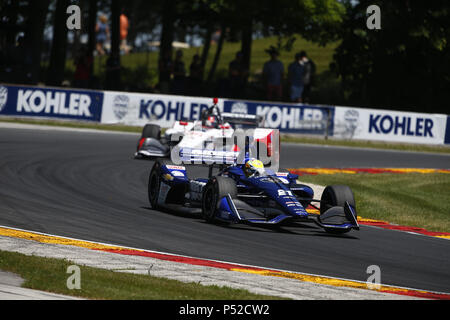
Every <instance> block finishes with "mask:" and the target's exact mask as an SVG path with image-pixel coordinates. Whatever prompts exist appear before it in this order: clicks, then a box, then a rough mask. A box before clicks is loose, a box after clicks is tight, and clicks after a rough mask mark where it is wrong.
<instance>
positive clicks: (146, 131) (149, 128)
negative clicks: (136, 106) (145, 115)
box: [141, 124, 161, 140]
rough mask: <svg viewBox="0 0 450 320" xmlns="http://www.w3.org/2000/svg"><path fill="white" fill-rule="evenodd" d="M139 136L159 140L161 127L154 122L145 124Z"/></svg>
mask: <svg viewBox="0 0 450 320" xmlns="http://www.w3.org/2000/svg"><path fill="white" fill-rule="evenodd" d="M141 138H153V139H156V140H159V139H160V138H161V127H160V126H158V125H156V124H146V125H145V126H144V128H143V129H142V136H141Z"/></svg>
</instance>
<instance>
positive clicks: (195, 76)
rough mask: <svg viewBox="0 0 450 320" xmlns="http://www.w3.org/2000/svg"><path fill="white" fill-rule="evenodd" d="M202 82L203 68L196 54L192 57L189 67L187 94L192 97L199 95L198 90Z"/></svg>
mask: <svg viewBox="0 0 450 320" xmlns="http://www.w3.org/2000/svg"><path fill="white" fill-rule="evenodd" d="M202 81H203V66H202V63H201V60H200V56H199V55H198V54H196V55H194V58H193V59H192V63H191V65H190V66H189V87H190V88H189V92H190V94H192V95H194V96H198V95H200V94H201V92H200V90H201V87H202Z"/></svg>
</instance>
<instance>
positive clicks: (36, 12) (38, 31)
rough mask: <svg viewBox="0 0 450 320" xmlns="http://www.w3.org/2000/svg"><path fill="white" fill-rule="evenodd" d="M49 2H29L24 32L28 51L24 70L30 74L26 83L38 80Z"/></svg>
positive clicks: (33, 82) (42, 0)
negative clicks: (27, 60)
mask: <svg viewBox="0 0 450 320" xmlns="http://www.w3.org/2000/svg"><path fill="white" fill-rule="evenodd" d="M49 3H50V1H49V0H39V1H30V2H29V5H28V10H29V12H28V22H27V30H26V38H27V39H26V44H27V46H28V49H29V50H30V52H29V55H30V65H28V66H27V67H26V68H27V69H28V70H27V72H28V73H29V74H30V76H29V78H28V79H27V80H25V81H26V82H28V83H31V84H36V83H37V82H38V81H39V80H40V73H41V54H42V44H43V42H44V27H45V20H46V19H45V18H46V15H47V12H48V7H49Z"/></svg>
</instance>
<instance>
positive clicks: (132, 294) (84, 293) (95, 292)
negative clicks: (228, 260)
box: [0, 251, 280, 300]
mask: <svg viewBox="0 0 450 320" xmlns="http://www.w3.org/2000/svg"><path fill="white" fill-rule="evenodd" d="M70 265H73V263H72V262H70V261H68V260H62V259H53V258H43V257H37V256H27V255H24V254H20V253H15V252H7V251H0V269H1V270H4V271H9V272H13V273H16V274H18V275H20V276H21V277H22V278H23V279H25V282H24V284H23V285H22V286H23V287H26V288H30V289H37V290H43V291H47V292H53V293H58V294H65V295H71V296H77V297H82V298H89V299H108V300H109V299H112V300H122V299H125V300H134V299H137V300H150V299H151V300H153V299H155V300H185V299H187V300H191V299H194V300H216V299H220V300H247V299H250V300H253V299H257V300H260V299H270V300H275V299H280V298H279V297H273V296H264V295H257V294H253V293H250V292H248V291H246V290H240V289H232V288H228V287H219V286H203V285H200V284H198V283H184V282H180V281H176V280H169V279H165V278H158V277H153V276H149V275H137V274H130V273H123V272H114V271H109V270H105V269H97V268H91V267H85V266H80V271H81V272H80V274H81V289H79V290H78V289H73V290H70V289H68V288H67V285H66V283H67V278H68V277H69V276H70V274H68V273H67V267H68V266H70Z"/></svg>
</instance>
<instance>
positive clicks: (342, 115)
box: [334, 107, 447, 144]
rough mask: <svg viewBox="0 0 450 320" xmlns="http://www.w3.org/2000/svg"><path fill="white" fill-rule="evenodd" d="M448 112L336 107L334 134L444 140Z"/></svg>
mask: <svg viewBox="0 0 450 320" xmlns="http://www.w3.org/2000/svg"><path fill="white" fill-rule="evenodd" d="M446 126H447V115H444V114H426V113H415V112H400V111H391V110H379V109H363V108H350V107H335V112H334V137H335V138H343V139H359V140H377V141H389V142H408V143H420V144H443V143H444V140H445V134H446Z"/></svg>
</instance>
